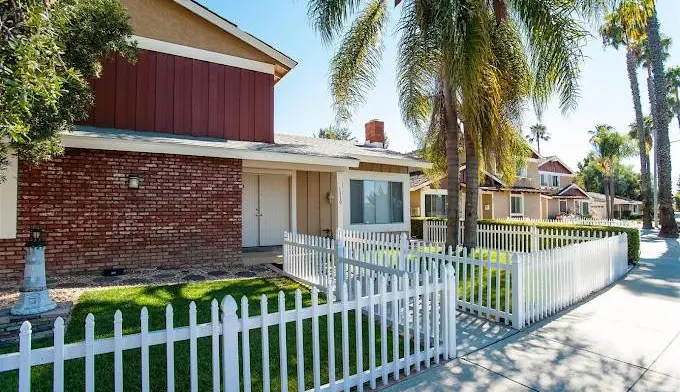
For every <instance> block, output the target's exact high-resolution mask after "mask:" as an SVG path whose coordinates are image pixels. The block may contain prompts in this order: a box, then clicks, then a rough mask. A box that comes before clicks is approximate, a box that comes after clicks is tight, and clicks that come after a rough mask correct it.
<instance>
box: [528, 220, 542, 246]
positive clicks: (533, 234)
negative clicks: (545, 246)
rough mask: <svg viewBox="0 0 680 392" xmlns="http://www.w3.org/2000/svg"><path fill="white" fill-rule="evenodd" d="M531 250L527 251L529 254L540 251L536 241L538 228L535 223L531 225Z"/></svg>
mask: <svg viewBox="0 0 680 392" xmlns="http://www.w3.org/2000/svg"><path fill="white" fill-rule="evenodd" d="M530 246H531V248H530V249H528V251H529V252H538V251H539V250H540V247H539V241H538V226H536V223H534V224H532V225H531V245H530Z"/></svg>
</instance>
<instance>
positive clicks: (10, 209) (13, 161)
mask: <svg viewBox="0 0 680 392" xmlns="http://www.w3.org/2000/svg"><path fill="white" fill-rule="evenodd" d="M17 168H18V161H17V158H16V157H15V156H13V155H10V156H9V157H8V166H7V167H6V168H5V170H4V172H0V176H2V175H4V176H5V180H4V181H0V238H2V239H5V238H16V236H17V191H18V181H17V170H18V169H17ZM1 170H2V169H0V171H1Z"/></svg>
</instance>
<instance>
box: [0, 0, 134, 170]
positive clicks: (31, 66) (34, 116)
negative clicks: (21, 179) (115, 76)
mask: <svg viewBox="0 0 680 392" xmlns="http://www.w3.org/2000/svg"><path fill="white" fill-rule="evenodd" d="M132 33H133V31H132V28H131V27H130V24H129V18H128V15H127V12H126V10H125V8H124V7H123V5H122V4H121V3H120V1H119V0H53V1H37V0H27V1H6V0H5V1H3V0H0V42H2V45H0V169H1V168H2V164H3V163H6V162H7V161H6V159H7V154H9V149H10V148H11V149H13V150H15V151H17V153H18V154H19V157H20V159H21V160H22V161H24V162H27V163H35V162H40V161H44V160H49V159H51V158H52V157H53V156H55V155H58V154H59V153H61V150H62V148H61V143H60V139H59V134H60V133H62V132H68V131H70V130H71V129H72V128H73V124H74V123H75V122H77V121H79V120H82V119H84V118H85V116H86V115H87V112H88V110H89V108H90V106H91V105H92V101H93V97H92V92H91V90H90V86H89V83H88V79H89V78H92V77H98V76H99V73H100V72H101V68H102V67H101V64H100V61H101V58H102V57H104V56H107V55H111V54H113V53H120V54H122V55H123V56H124V57H126V58H129V59H134V58H135V57H136V49H135V45H134V43H133V42H132V41H131V38H132ZM0 177H2V170H0Z"/></svg>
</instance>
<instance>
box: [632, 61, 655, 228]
mask: <svg viewBox="0 0 680 392" xmlns="http://www.w3.org/2000/svg"><path fill="white" fill-rule="evenodd" d="M636 60H637V59H636V56H635V54H634V53H633V51H632V49H630V48H628V50H626V65H627V68H628V80H630V90H631V93H632V95H633V107H634V108H635V124H636V125H637V139H638V149H639V154H640V195H641V196H642V228H643V229H651V228H652V207H651V206H652V203H651V199H650V195H651V193H652V182H651V180H650V176H649V155H647V135H645V124H644V119H643V115H642V102H641V100H640V85H639V84H638V79H637V64H636V63H637V61H636Z"/></svg>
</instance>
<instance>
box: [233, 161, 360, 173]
mask: <svg viewBox="0 0 680 392" xmlns="http://www.w3.org/2000/svg"><path fill="white" fill-rule="evenodd" d="M243 167H244V168H252V169H263V170H268V169H271V170H279V171H280V170H292V171H295V170H302V171H307V170H309V165H306V164H301V163H282V162H273V161H256V160H250V159H244V160H243ZM346 170H349V168H348V167H347V166H326V165H323V166H322V165H315V166H314V171H317V172H328V173H334V172H338V171H346Z"/></svg>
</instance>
